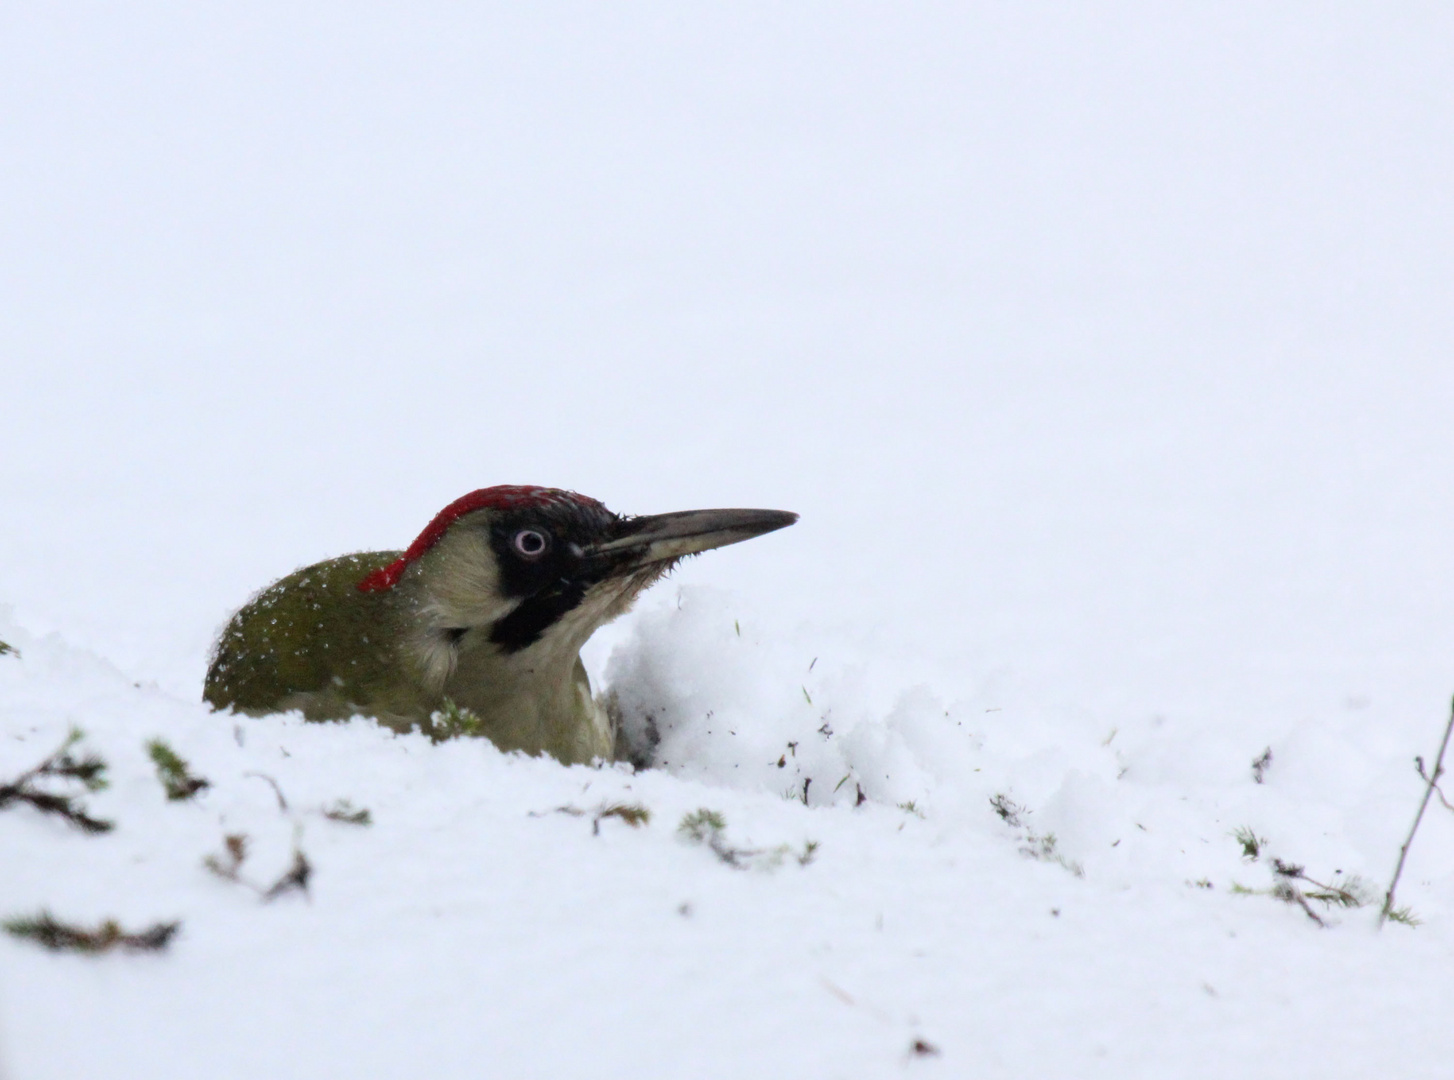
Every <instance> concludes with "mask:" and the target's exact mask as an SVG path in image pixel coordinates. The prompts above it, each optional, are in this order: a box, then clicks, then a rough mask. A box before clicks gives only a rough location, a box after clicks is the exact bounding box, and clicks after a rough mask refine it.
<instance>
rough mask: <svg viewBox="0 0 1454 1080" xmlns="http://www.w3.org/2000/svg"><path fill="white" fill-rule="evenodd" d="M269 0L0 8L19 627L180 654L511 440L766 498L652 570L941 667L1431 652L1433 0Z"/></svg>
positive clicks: (1445, 254) (1438, 64)
mask: <svg viewBox="0 0 1454 1080" xmlns="http://www.w3.org/2000/svg"><path fill="white" fill-rule="evenodd" d="M307 7H308V10H307V11H299V10H297V8H298V6H297V5H290V4H273V3H257V4H250V5H245V6H243V7H239V6H237V5H196V4H185V5H166V4H133V5H124V6H116V5H103V4H94V5H87V4H65V3H60V4H46V5H28V6H26V5H10V6H9V7H7V8H6V9H5V10H4V12H3V13H0V100H3V103H4V105H3V109H0V147H3V152H0V367H3V372H4V376H3V382H0V440H3V448H4V453H3V455H0V600H4V601H8V602H11V603H13V604H14V605H15V608H16V617H17V618H18V619H19V620H20V621H21V622H22V623H24V624H25V625H27V626H29V627H31V628H32V629H33V630H36V631H45V630H50V629H56V630H60V631H62V632H63V633H64V634H65V635H66V636H67V638H68V640H70V641H72V642H75V643H77V644H79V645H83V646H86V647H91V648H94V649H96V650H97V651H99V652H101V653H102V654H103V655H105V656H108V657H110V658H111V659H113V660H114V661H115V662H117V663H118V664H120V665H121V666H122V667H123V668H124V669H125V670H127V671H128V672H130V673H132V674H133V675H134V676H135V677H137V678H138V679H154V680H158V681H159V682H160V683H161V684H162V686H163V687H164V688H166V689H167V690H169V691H171V692H175V693H186V694H190V693H195V692H196V688H197V687H198V685H199V683H200V679H201V674H202V670H203V667H204V664H205V654H206V649H207V646H208V644H209V642H210V639H211V637H212V635H213V634H214V632H215V631H216V629H217V628H218V627H219V626H220V624H221V623H222V621H223V620H224V619H225V618H226V616H227V614H228V613H229V612H230V611H231V610H232V609H233V608H235V607H236V606H237V605H238V604H239V603H240V602H241V601H242V600H243V599H245V597H246V596H247V595H248V593H249V592H251V591H252V590H254V589H256V588H258V587H260V586H261V585H263V584H265V583H266V582H267V581H269V580H271V579H272V578H274V577H276V576H278V575H280V574H282V573H285V572H287V571H289V570H291V569H292V568H294V567H295V566H297V565H300V564H303V563H305V562H309V561H312V560H314V559H317V558H321V557H324V556H328V555H332V554H338V553H341V552H344V551H348V550H356V549H360V548H370V547H373V548H377V547H396V546H402V545H404V544H405V543H407V542H408V540H409V539H410V538H412V536H413V535H414V534H415V533H416V532H417V531H418V530H419V528H421V527H422V525H423V524H424V523H425V522H426V521H427V520H428V518H429V517H430V516H431V515H432V514H433V513H434V511H435V510H437V509H438V508H439V507H440V506H442V505H443V504H444V503H446V502H448V501H449V500H451V499H452V498H454V497H455V496H457V495H459V494H461V493H462V492H464V491H467V490H470V489H472V488H474V487H478V486H483V485H487V484H493V483H499V482H529V483H542V484H553V485H559V486H565V487H571V488H575V489H578V490H581V491H584V492H586V493H588V494H591V495H595V496H597V497H599V498H601V499H603V500H605V501H606V502H607V503H608V504H609V505H610V506H612V507H613V508H615V509H618V510H621V511H625V512H637V513H647V512H657V511H663V510H671V509H681V508H690V507H697V506H714V505H761V506H771V507H783V508H789V509H793V510H797V511H799V512H801V513H802V514H803V520H802V523H801V524H800V525H799V526H798V527H797V528H796V529H794V530H792V531H791V532H790V533H785V534H782V535H781V536H778V537H774V538H771V539H768V540H763V541H758V542H756V543H753V544H749V545H744V546H743V547H740V548H737V549H734V550H732V551H730V552H719V553H715V554H713V555H710V556H709V557H707V558H705V559H702V560H699V561H698V562H696V563H694V564H693V565H691V566H689V567H687V568H685V569H684V570H683V571H682V573H681V579H682V580H683V581H686V582H694V581H701V582H710V583H712V584H715V585H721V586H723V587H726V588H729V589H731V590H733V591H734V592H735V593H736V594H737V595H738V596H739V597H740V598H741V602H742V603H743V604H746V605H748V606H749V608H751V609H754V610H758V611H760V612H761V613H762V616H763V618H772V619H777V620H780V621H782V622H783V623H790V622H793V621H795V620H802V619H806V620H809V621H812V622H814V623H816V624H822V625H824V626H826V627H837V628H840V629H843V628H846V629H847V631H848V632H849V633H850V636H851V635H852V634H854V633H859V634H861V635H862V640H863V641H864V643H865V644H864V648H865V652H866V654H867V655H870V656H871V655H873V654H876V653H877V654H881V655H883V656H889V655H891V654H895V653H897V654H917V655H920V656H923V657H927V658H928V659H929V660H931V661H932V662H934V663H937V664H939V665H940V670H941V671H944V672H948V674H945V675H944V676H943V677H944V679H946V680H948V681H953V680H954V679H957V678H958V679H963V680H964V681H965V682H967V683H976V682H977V681H979V680H982V679H984V678H988V677H990V676H991V675H992V673H994V672H1005V671H1009V672H1012V673H1014V674H1015V676H1016V677H1018V678H1022V679H1024V680H1025V681H1027V682H1030V683H1033V684H1035V685H1037V686H1039V687H1041V688H1042V689H1045V690H1046V691H1047V692H1051V693H1063V694H1064V695H1066V696H1067V697H1073V698H1077V699H1080V700H1085V701H1091V700H1096V701H1102V702H1111V701H1126V702H1128V703H1129V704H1131V705H1134V706H1135V707H1137V708H1144V709H1158V708H1178V707H1184V708H1189V709H1193V710H1194V711H1204V712H1206V713H1207V714H1208V715H1209V716H1210V715H1212V714H1215V713H1216V711H1217V710H1218V709H1219V708H1226V707H1242V706H1244V705H1245V706H1246V707H1249V708H1256V709H1269V710H1286V709H1291V710H1298V709H1303V708H1313V707H1334V706H1338V705H1340V704H1341V703H1342V702H1343V701H1344V700H1345V698H1348V697H1350V696H1351V697H1353V698H1354V699H1356V700H1363V699H1365V698H1368V699H1371V700H1372V701H1373V702H1374V705H1375V708H1377V707H1378V705H1379V703H1381V702H1383V703H1388V702H1390V700H1391V699H1390V695H1393V697H1394V698H1396V699H1397V703H1398V705H1399V707H1400V708H1402V709H1405V710H1407V709H1416V710H1419V711H1423V710H1432V712H1431V715H1432V714H1433V713H1436V712H1437V710H1438V709H1439V708H1441V707H1442V706H1441V705H1440V702H1441V701H1442V700H1443V699H1444V698H1445V696H1446V695H1447V694H1448V693H1449V692H1450V690H1451V688H1454V619H1450V617H1449V614H1450V595H1451V587H1454V555H1451V544H1450V534H1451V526H1454V495H1451V492H1450V486H1449V483H1448V478H1449V477H1450V475H1451V473H1454V362H1451V344H1454V303H1451V300H1454V295H1451V282H1454V212H1451V211H1454V183H1451V177H1454V142H1451V127H1450V117H1451V116H1454V14H1451V12H1450V10H1449V9H1448V8H1447V7H1444V6H1442V5H1435V4H1418V5H1415V4H1407V5H1399V6H1397V7H1390V6H1388V5H1373V4H1369V5H1332V4H1325V3H1318V4H1302V5H1284V6H1283V7H1282V8H1280V9H1279V10H1277V11H1272V10H1270V9H1267V8H1266V7H1265V6H1264V5H1257V4H1231V5H1216V6H1215V9H1212V8H1206V9H1200V10H1199V9H1197V8H1196V7H1195V6H1193V5H1175V6H1173V5H1165V4H1109V5H1097V6H1096V10H1095V11H1093V12H1092V11H1089V10H1084V9H1078V8H1076V7H1074V6H1066V5H1046V4H1016V5H989V4H984V5H967V4H927V3H926V4H916V5H912V6H911V5H890V4H883V5H872V4H826V3H802V4H794V5H788V6H784V5H778V4H730V5H726V4H723V5H705V6H693V7H690V8H687V7H683V6H682V5H680V4H668V3H661V4H651V3H634V4H620V5H610V6H609V7H603V6H601V5H594V4H585V3H580V4H545V5H527V6H526V7H524V8H522V7H521V6H520V5H514V4H494V5H453V4H438V3H436V4H421V3H409V4H397V5H387V4H359V3H348V4H343V3H336V4H323V3H320V4H312V5H308V6H307ZM860 628H861V629H860ZM619 632H620V631H618V633H619ZM596 663H597V665H598V666H599V658H597V660H596ZM1056 687H1061V688H1063V689H1062V690H1055V689H1054V688H1056Z"/></svg>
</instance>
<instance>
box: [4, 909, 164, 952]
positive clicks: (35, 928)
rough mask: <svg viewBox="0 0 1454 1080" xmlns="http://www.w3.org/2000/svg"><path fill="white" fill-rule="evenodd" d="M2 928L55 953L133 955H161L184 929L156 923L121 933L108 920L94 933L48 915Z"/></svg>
mask: <svg viewBox="0 0 1454 1080" xmlns="http://www.w3.org/2000/svg"><path fill="white" fill-rule="evenodd" d="M0 926H3V927H4V930H5V932H6V933H7V934H10V935H11V936H12V937H18V938H22V939H24V940H27V941H33V942H35V943H36V944H37V945H41V946H43V947H44V948H47V949H50V950H52V951H53V952H63V951H70V952H80V953H103V952H110V951H111V950H112V949H127V950H130V951H132V952H160V951H161V950H163V949H165V948H166V947H167V946H168V945H169V944H171V940H172V938H174V937H175V936H176V934H177V931H178V930H180V929H181V928H182V924H181V923H180V922H166V923H155V924H153V925H152V926H149V927H147V928H146V929H145V930H140V931H135V932H132V931H126V930H123V929H121V926H120V924H119V923H117V922H116V920H115V919H107V920H105V921H104V922H102V923H100V924H99V925H98V926H96V927H95V928H94V929H89V930H88V929H86V928H85V927H82V926H77V925H75V924H74V923H64V922H61V921H60V920H59V919H57V918H56V917H55V916H54V915H52V914H51V913H50V912H49V911H41V912H40V913H39V914H37V915H27V916H18V917H15V918H10V919H6V920H5V921H4V923H3V924H0Z"/></svg>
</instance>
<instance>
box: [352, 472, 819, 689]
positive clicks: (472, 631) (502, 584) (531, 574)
mask: <svg viewBox="0 0 1454 1080" xmlns="http://www.w3.org/2000/svg"><path fill="white" fill-rule="evenodd" d="M797 518H798V516H797V515H796V514H793V513H788V512H786V511H781V510H689V511H684V512H680V513H671V514H656V515H652V516H647V517H627V516H623V515H620V514H616V513H613V512H612V511H610V510H608V509H606V507H605V506H604V505H602V504H601V503H600V502H598V501H596V500H595V499H591V498H587V497H586V496H584V495H578V494H576V493H575V492H571V491H562V490H560V489H558V488H543V487H524V486H514V485H510V486H500V487H491V488H483V489H481V490H479V491H473V492H471V493H470V494H468V495H465V496H463V497H462V498H459V499H456V500H455V501H454V502H452V503H450V504H449V505H448V506H446V507H445V508H444V509H443V510H441V511H440V512H439V513H438V514H437V515H436V516H435V518H434V520H433V521H431V522H430V523H429V525H428V526H427V527H426V528H425V529H424V531H423V532H422V533H420V534H419V536H418V538H417V539H415V541H414V542H413V543H412V544H411V545H410V546H409V548H408V549H407V550H406V551H405V552H404V553H403V555H402V556H400V557H399V558H398V559H397V560H396V561H394V562H393V563H391V564H389V565H388V566H385V567H382V568H380V569H378V570H375V571H374V572H373V573H371V574H369V575H368V576H367V577H365V578H364V579H363V580H362V581H361V582H359V584H358V588H359V589H360V590H361V591H363V592H379V591H383V590H399V591H400V592H402V593H404V594H406V596H407V597H408V601H409V604H410V606H411V607H412V609H413V611H414V613H415V614H416V615H417V616H418V619H417V626H418V631H419V635H418V637H417V638H416V644H417V647H418V648H419V649H421V650H422V652H423V653H424V654H425V660H426V666H427V667H429V668H433V669H435V670H436V671H437V673H438V675H440V676H445V675H447V673H448V672H449V671H452V670H453V668H454V664H455V659H456V653H457V652H458V650H459V649H461V648H465V647H469V648H471V649H472V650H476V651H478V650H481V649H485V650H488V651H490V652H492V653H494V654H495V655H497V656H515V655H520V656H521V657H522V658H524V657H527V656H528V657H529V658H530V659H529V663H530V666H531V667H532V668H534V667H536V666H537V665H545V666H550V665H549V660H550V655H551V654H555V655H558V657H559V658H560V659H562V660H566V659H569V661H570V662H574V658H575V655H576V653H578V652H579V650H580V647H581V646H582V645H583V644H585V641H586V639H587V638H589V637H590V635H591V633H592V632H594V631H595V630H596V628H597V627H599V626H601V625H602V624H604V623H606V622H609V621H610V620H611V619H613V618H615V617H616V616H617V615H620V614H621V613H623V612H624V611H626V610H627V608H629V607H630V606H631V603H632V602H633V601H634V600H635V599H636V597H637V596H638V595H640V593H641V592H642V590H644V589H645V588H647V587H648V586H649V585H651V584H652V583H653V582H655V581H657V580H658V579H659V578H661V577H662V576H663V575H664V574H666V573H667V572H668V571H669V570H670V569H671V568H672V567H673V566H674V565H676V563H677V562H678V561H680V560H681V559H682V558H685V557H686V556H688V555H694V554H697V553H698V552H702V551H707V550H709V549H711V548H716V547H723V546H725V545H727V544H735V543H738V542H740V541H743V540H749V539H751V538H752V537H754V536H761V535H762V534H764V533H768V532H772V531H773V530H775V529H781V528H784V527H785V526H788V525H791V524H792V523H793V522H794V521H796V520H797ZM466 639H468V641H467V640H466Z"/></svg>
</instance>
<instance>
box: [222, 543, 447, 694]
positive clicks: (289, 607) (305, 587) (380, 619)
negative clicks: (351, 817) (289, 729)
mask: <svg viewBox="0 0 1454 1080" xmlns="http://www.w3.org/2000/svg"><path fill="white" fill-rule="evenodd" d="M399 554H400V553H399V552H397V551H370V552H365V553H362V554H358V555H344V556H342V557H341V558H337V559H329V560H327V561H326V562H321V563H315V564H314V565H312V566H305V567H304V568H303V569H301V570H296V571H294V572H293V573H291V574H289V575H288V576H287V577H285V578H283V579H282V580H280V581H277V582H274V583H273V584H272V585H269V586H268V587H267V588H266V589H264V590H263V591H262V592H260V593H259V594H258V595H257V596H256V597H254V598H253V600H252V601H251V602H249V603H248V604H247V605H246V606H245V607H243V608H242V610H240V611H239V612H238V613H237V614H236V615H234V616H233V617H232V620H231V621H230V622H229V623H228V624H227V628H226V629H225V630H224V631H223V632H222V636H221V638H220V639H219V640H218V642H217V647H216V649H215V651H214V653H213V657H212V665H211V667H210V668H209V669H208V671H207V682H206V686H205V688H204V690H203V697H205V698H206V700H207V701H209V702H211V703H212V704H213V705H215V706H216V707H217V708H219V709H221V708H229V707H230V708H233V709H236V710H237V711H239V712H244V713H255V714H262V713H270V712H277V711H279V710H280V709H288V708H298V709H301V710H302V712H303V715H304V716H306V717H307V718H308V719H309V720H338V719H344V718H346V717H349V716H353V715H354V714H355V713H357V712H359V711H360V710H361V709H370V708H372V709H376V710H381V711H382V712H384V713H385V714H391V715H395V716H398V717H399V718H400V719H403V718H404V717H406V716H407V717H409V718H410V722H411V723H412V722H414V721H416V720H417V719H419V718H421V709H427V710H430V711H432V709H433V708H438V707H439V706H440V704H442V702H440V701H438V700H434V701H431V700H428V698H429V695H426V694H424V693H422V692H419V691H418V690H417V688H415V689H411V688H410V687H408V686H407V684H406V685H404V686H401V685H400V680H399V678H398V676H397V673H398V671H399V669H400V666H401V664H404V663H405V658H404V657H402V656H400V655H399V654H398V643H399V641H400V640H401V636H400V634H399V633H398V624H399V621H400V620H399V612H398V611H397V608H398V606H399V600H400V596H399V595H398V594H396V593H394V592H389V591H384V592H360V591H359V590H358V583H359V582H360V581H361V580H362V579H363V578H364V576H365V575H366V574H368V573H369V572H370V571H372V570H376V569H378V568H379V567H382V566H387V565H388V564H389V563H391V562H393V561H394V560H395V559H397V558H398V557H399ZM401 690H403V691H404V692H403V693H401ZM422 716H425V717H427V716H428V711H425V712H423V713H422Z"/></svg>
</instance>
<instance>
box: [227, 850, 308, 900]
mask: <svg viewBox="0 0 1454 1080" xmlns="http://www.w3.org/2000/svg"><path fill="white" fill-rule="evenodd" d="M222 844H223V851H222V853H221V854H214V855H208V856H206V857H205V858H204V859H203V860H202V865H203V866H205V867H206V868H207V869H208V870H210V871H212V873H214V874H216V875H217V876H218V877H220V878H222V879H223V880H224V881H231V882H233V883H234V884H237V885H242V886H243V887H245V888H248V889H251V890H252V891H253V892H255V893H257V894H258V896H260V897H262V899H263V901H264V902H265V903H266V902H268V901H271V900H276V899H277V898H278V897H280V896H283V895H284V894H286V893H289V892H301V893H302V894H303V895H304V896H305V897H306V896H307V895H308V879H309V878H311V877H312V876H313V865H312V864H311V863H310V862H309V861H308V857H307V856H306V855H304V854H303V851H302V849H301V848H299V847H298V846H297V844H294V845H293V861H292V863H291V864H289V866H288V869H287V870H286V871H284V872H283V874H282V876H280V877H279V878H278V879H277V880H276V881H275V882H273V883H272V884H271V885H266V886H264V885H258V884H257V883H256V882H252V881H249V880H248V879H247V878H245V877H243V876H242V864H243V863H244V862H246V861H247V854H248V851H247V848H248V838H247V834H246V833H230V834H228V835H227V836H224V837H223V838H222Z"/></svg>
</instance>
